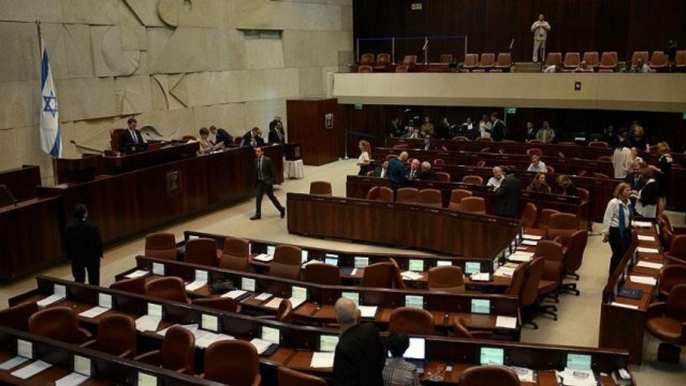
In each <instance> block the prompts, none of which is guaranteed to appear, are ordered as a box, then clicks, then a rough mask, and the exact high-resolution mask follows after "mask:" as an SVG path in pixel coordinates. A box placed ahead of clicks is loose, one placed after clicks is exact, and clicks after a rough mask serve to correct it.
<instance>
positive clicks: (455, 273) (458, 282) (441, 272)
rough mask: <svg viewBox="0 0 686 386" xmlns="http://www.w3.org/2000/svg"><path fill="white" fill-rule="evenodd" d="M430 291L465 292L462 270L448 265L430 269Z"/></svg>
mask: <svg viewBox="0 0 686 386" xmlns="http://www.w3.org/2000/svg"><path fill="white" fill-rule="evenodd" d="M429 290H430V291H439V292H440V291H442V292H450V293H461V292H464V290H465V288H464V276H463V275H462V268H460V267H455V266H452V265H446V266H442V267H433V268H431V269H429Z"/></svg>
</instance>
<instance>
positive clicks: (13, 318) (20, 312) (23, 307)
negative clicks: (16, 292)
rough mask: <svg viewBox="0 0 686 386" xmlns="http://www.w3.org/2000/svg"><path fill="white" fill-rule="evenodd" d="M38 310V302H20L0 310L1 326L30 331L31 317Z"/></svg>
mask: <svg viewBox="0 0 686 386" xmlns="http://www.w3.org/2000/svg"><path fill="white" fill-rule="evenodd" d="M37 311H38V305H37V304H36V302H29V303H23V304H18V305H16V306H14V307H10V308H5V309H4V310H0V326H5V327H9V328H14V329H16V330H21V331H29V317H30V316H31V315H33V314H35V313H36V312H37Z"/></svg>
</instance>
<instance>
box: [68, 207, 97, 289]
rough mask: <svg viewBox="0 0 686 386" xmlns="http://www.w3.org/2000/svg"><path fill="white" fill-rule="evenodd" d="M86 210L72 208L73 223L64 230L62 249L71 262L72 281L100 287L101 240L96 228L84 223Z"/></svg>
mask: <svg viewBox="0 0 686 386" xmlns="http://www.w3.org/2000/svg"><path fill="white" fill-rule="evenodd" d="M87 218H88V210H87V209H86V206H85V205H81V204H79V205H76V207H75V208H74V222H73V223H71V224H68V225H67V226H66V227H65V228H64V249H65V250H66V252H67V259H68V260H70V261H71V272H72V274H73V275H74V281H75V282H77V283H85V281H86V272H88V284H90V285H100V259H102V255H103V253H102V239H101V238H100V230H99V229H98V226H97V225H96V224H93V223H89V222H87V221H86V219H87Z"/></svg>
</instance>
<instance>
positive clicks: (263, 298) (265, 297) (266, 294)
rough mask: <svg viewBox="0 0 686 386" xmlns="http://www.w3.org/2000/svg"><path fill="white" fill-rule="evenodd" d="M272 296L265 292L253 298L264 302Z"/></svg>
mask: <svg viewBox="0 0 686 386" xmlns="http://www.w3.org/2000/svg"><path fill="white" fill-rule="evenodd" d="M272 296H274V295H272V294H270V293H269V292H265V293H261V294H259V295H257V296H255V300H259V301H265V300H267V299H270V298H271V297H272ZM277 307H278V306H277Z"/></svg>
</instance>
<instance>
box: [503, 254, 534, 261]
mask: <svg viewBox="0 0 686 386" xmlns="http://www.w3.org/2000/svg"><path fill="white" fill-rule="evenodd" d="M533 257H534V253H533V252H523V251H516V252H515V253H513V254H511V255H510V256H509V257H508V258H507V259H508V260H510V261H516V262H520V263H528V262H530V261H531V259H533Z"/></svg>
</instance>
